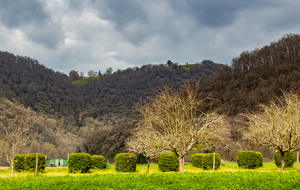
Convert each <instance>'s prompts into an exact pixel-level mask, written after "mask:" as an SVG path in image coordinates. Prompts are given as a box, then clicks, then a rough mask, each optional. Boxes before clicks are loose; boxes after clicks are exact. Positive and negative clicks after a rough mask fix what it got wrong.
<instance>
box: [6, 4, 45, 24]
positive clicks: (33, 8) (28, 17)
mask: <svg viewBox="0 0 300 190" xmlns="http://www.w3.org/2000/svg"><path fill="white" fill-rule="evenodd" d="M43 6H44V5H43V3H42V1H40V0H13V1H9V0H0V21H1V22H2V23H3V24H4V25H6V26H7V27H8V28H18V27H20V26H23V25H29V24H35V25H39V24H42V23H43V22H44V20H45V19H48V18H49V14H48V13H47V12H46V11H44V8H43Z"/></svg>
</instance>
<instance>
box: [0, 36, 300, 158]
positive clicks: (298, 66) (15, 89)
mask: <svg viewBox="0 0 300 190" xmlns="http://www.w3.org/2000/svg"><path fill="white" fill-rule="evenodd" d="M0 73H1V75H0V81H1V83H0V96H1V97H6V98H8V99H10V100H16V101H19V102H21V103H22V104H24V105H25V106H26V107H27V106H29V107H31V108H32V109H33V110H34V111H36V112H39V113H44V114H46V115H47V116H48V117H49V118H51V119H53V120H55V121H56V126H55V127H52V128H51V129H50V128H47V126H46V127H44V129H43V130H42V131H41V133H42V134H43V135H41V137H40V138H39V139H37V140H36V141H34V142H32V143H31V145H30V147H29V148H28V151H32V150H33V149H34V148H33V147H35V149H34V150H35V151H34V152H38V151H41V152H43V151H44V152H45V151H48V152H49V150H50V149H51V150H52V151H53V152H54V153H53V155H57V156H61V157H66V155H67V152H69V153H70V152H78V151H86V152H89V153H92V154H102V155H104V156H106V157H108V156H109V155H110V156H113V155H114V153H116V151H124V141H125V139H126V138H127V137H128V136H129V135H130V133H131V130H132V129H134V128H135V127H136V126H135V124H136V122H137V121H138V120H139V116H138V113H137V111H136V109H134V107H133V105H134V104H135V103H137V102H138V101H139V100H141V99H142V100H148V97H151V96H152V95H153V94H154V93H155V92H157V91H159V90H160V89H161V88H162V87H163V86H164V85H165V86H169V87H171V88H174V89H178V88H179V87H180V86H181V85H182V84H183V83H184V82H185V81H186V80H191V79H193V80H200V87H199V88H200V90H201V91H202V92H203V93H202V96H203V97H206V96H208V95H209V94H210V97H211V98H212V99H213V100H212V99H209V100H208V102H207V103H208V105H209V106H208V108H210V109H212V108H218V112H219V113H223V114H226V115H227V119H228V123H229V125H230V126H231V134H232V142H230V143H228V146H226V147H225V148H224V147H223V150H222V151H223V152H220V153H221V154H223V156H224V155H225V158H226V156H227V158H232V159H233V158H234V156H231V157H230V155H231V154H232V155H236V154H235V153H236V152H237V151H238V149H243V150H245V149H251V148H253V147H252V145H251V144H249V143H247V142H245V141H243V140H242V132H243V129H244V128H245V127H246V126H245V125H244V124H241V123H239V117H238V114H240V113H244V112H246V111H250V112H255V111H257V106H256V105H258V103H264V104H267V103H268V102H269V101H270V100H273V99H275V98H276V97H280V96H281V95H282V90H287V91H290V90H294V91H296V92H297V91H299V89H300V81H299V77H300V36H299V35H294V34H289V35H285V36H284V37H282V38H281V39H280V40H278V41H277V42H272V43H271V44H270V45H268V46H265V47H263V48H260V49H255V50H253V51H245V52H242V53H241V54H240V56H238V57H236V58H234V59H233V60H232V65H231V66H228V65H226V66H224V65H221V64H216V63H213V62H212V61H208V60H206V61H203V62H202V63H201V64H195V65H194V66H192V67H186V66H178V65H171V64H170V65H166V64H161V65H144V66H142V67H135V68H128V69H126V70H123V71H121V70H118V71H117V72H115V73H113V74H110V75H105V76H102V77H100V78H99V79H94V80H90V81H89V82H87V83H86V84H84V85H72V84H71V82H70V80H69V78H68V76H67V75H65V74H63V73H59V72H54V71H53V70H51V69H48V68H46V67H45V66H43V65H41V64H39V63H38V61H37V60H34V59H31V58H28V57H21V56H15V55H13V54H11V53H8V52H0ZM45 131H47V132H45ZM67 142H69V143H67ZM75 142H76V143H75ZM46 143H48V144H47V146H48V147H52V148H48V149H47V148H43V146H44V144H46ZM64 144H67V145H64ZM229 145H230V146H229ZM59 148H60V151H56V152H55V150H57V149H59ZM261 148H262V149H264V148H266V147H261ZM44 152H43V153H44ZM265 152H268V154H269V153H270V155H271V152H270V151H265ZM45 154H48V155H49V153H45ZM60 154H64V155H60ZM272 154H273V153H272Z"/></svg>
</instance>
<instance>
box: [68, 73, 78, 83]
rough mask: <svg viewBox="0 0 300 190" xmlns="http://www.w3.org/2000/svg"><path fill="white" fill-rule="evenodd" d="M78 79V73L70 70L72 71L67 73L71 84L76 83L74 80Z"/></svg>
mask: <svg viewBox="0 0 300 190" xmlns="http://www.w3.org/2000/svg"><path fill="white" fill-rule="evenodd" d="M79 79H80V76H79V74H78V71H75V70H72V71H70V72H69V80H70V82H73V81H76V80H79Z"/></svg>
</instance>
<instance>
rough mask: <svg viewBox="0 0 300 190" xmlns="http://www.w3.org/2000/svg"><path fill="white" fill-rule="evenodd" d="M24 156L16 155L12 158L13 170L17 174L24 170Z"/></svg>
mask: <svg viewBox="0 0 300 190" xmlns="http://www.w3.org/2000/svg"><path fill="white" fill-rule="evenodd" d="M25 156H26V154H17V155H15V157H14V163H13V165H14V170H15V171H17V172H20V171H23V170H25Z"/></svg>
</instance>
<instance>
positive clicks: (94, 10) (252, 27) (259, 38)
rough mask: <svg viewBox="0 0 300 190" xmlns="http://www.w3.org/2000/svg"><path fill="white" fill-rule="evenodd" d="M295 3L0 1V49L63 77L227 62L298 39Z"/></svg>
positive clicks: (228, 0) (299, 22)
mask: <svg viewBox="0 0 300 190" xmlns="http://www.w3.org/2000/svg"><path fill="white" fill-rule="evenodd" d="M299 5H300V3H299V1H298V0H285V1H282V0H187V1H182V0H0V39H1V40H0V41H1V43H0V49H1V50H7V51H10V52H12V53H17V54H20V55H26V56H30V57H33V58H37V59H39V60H40V62H42V63H45V65H47V66H49V67H50V68H53V69H57V70H59V71H63V72H65V73H68V72H69V71H70V70H72V69H77V70H79V71H83V72H85V73H87V71H88V70H91V69H93V70H99V69H100V70H101V71H105V69H106V68H108V67H110V66H111V67H112V68H113V69H114V70H117V69H119V68H120V69H126V67H128V66H141V65H143V64H148V63H153V64H156V63H165V62H166V61H167V60H169V59H170V60H172V61H174V62H179V64H184V63H185V62H189V63H195V62H201V61H202V60H203V59H211V60H213V61H215V62H219V63H228V64H230V63H231V59H232V58H234V57H236V56H238V55H239V54H240V53H241V52H242V51H246V50H253V49H255V48H257V47H258V48H259V47H263V46H264V45H268V44H269V43H270V42H272V41H275V40H277V39H279V38H280V37H282V36H283V35H284V34H287V33H299V31H300V19H299V17H300V11H299Z"/></svg>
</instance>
